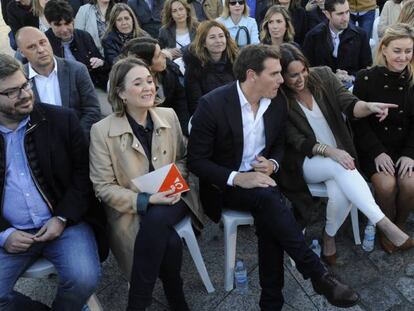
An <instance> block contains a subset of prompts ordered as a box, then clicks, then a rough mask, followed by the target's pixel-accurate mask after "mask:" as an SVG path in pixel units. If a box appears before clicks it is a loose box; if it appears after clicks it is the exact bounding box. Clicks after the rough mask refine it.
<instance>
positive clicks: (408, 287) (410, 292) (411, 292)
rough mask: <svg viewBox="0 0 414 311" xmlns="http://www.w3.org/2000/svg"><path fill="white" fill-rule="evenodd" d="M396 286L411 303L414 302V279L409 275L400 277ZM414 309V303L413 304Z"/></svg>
mask: <svg viewBox="0 0 414 311" xmlns="http://www.w3.org/2000/svg"><path fill="white" fill-rule="evenodd" d="M395 287H396V288H397V289H398V290H399V291H400V293H401V294H402V295H403V296H404V297H405V299H407V300H408V301H409V302H410V303H412V304H414V279H412V278H408V277H405V276H404V277H401V278H399V279H398V281H397V283H396V284H395ZM413 309H414V305H413Z"/></svg>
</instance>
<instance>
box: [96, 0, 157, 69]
mask: <svg viewBox="0 0 414 311" xmlns="http://www.w3.org/2000/svg"><path fill="white" fill-rule="evenodd" d="M148 36H149V35H148V33H146V32H145V31H144V30H142V29H141V27H140V26H139V24H138V21H137V18H136V17H135V14H134V12H133V11H132V9H131V8H130V7H129V6H128V5H127V4H125V3H117V4H115V5H114V6H113V8H112V10H111V14H110V17H109V24H108V30H107V31H106V34H105V36H104V38H103V39H102V46H103V49H104V54H105V62H106V63H107V64H109V65H110V66H112V65H113V64H114V62H115V59H116V58H117V57H118V55H119V53H121V49H122V47H123V46H124V44H125V43H127V42H128V41H129V40H131V39H133V38H138V37H148Z"/></svg>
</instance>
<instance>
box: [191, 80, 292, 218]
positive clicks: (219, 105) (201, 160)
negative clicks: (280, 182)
mask: <svg viewBox="0 0 414 311" xmlns="http://www.w3.org/2000/svg"><path fill="white" fill-rule="evenodd" d="M286 121H287V105H286V100H285V98H284V96H283V95H282V94H281V93H280V92H279V93H278V95H277V96H276V97H275V98H274V99H272V102H271V104H270V105H269V107H268V109H267V110H266V112H265V113H264V115H263V122H264V128H265V137H266V145H265V149H264V150H263V152H262V155H263V156H264V157H265V158H267V159H275V160H276V161H277V162H278V163H281V162H282V157H283V151H284V137H285V125H286ZM191 123H192V128H191V133H190V139H189V141H188V158H187V165H188V168H189V169H190V171H192V172H193V173H194V174H195V175H197V177H198V178H199V179H200V199H201V201H202V203H203V207H204V212H205V213H206V214H207V216H209V217H210V218H211V219H212V220H213V221H215V222H218V221H219V220H220V215H221V210H222V208H223V206H222V192H223V191H225V190H226V188H227V187H228V186H227V180H228V178H229V176H230V174H231V172H232V171H238V170H239V168H240V164H241V161H242V157H243V123H242V113H241V106H240V100H239V97H238V93H237V85H236V82H232V83H229V84H227V85H225V86H223V87H220V88H218V89H215V90H214V91H212V92H210V93H208V94H207V95H205V96H203V97H202V98H201V99H200V103H199V105H198V108H197V110H196V112H195V113H194V116H193V119H192V121H191Z"/></svg>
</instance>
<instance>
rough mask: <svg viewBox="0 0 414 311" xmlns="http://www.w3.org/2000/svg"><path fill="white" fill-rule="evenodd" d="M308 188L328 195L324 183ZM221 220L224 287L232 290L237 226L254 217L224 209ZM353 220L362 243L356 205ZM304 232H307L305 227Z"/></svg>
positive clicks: (321, 195)
mask: <svg viewBox="0 0 414 311" xmlns="http://www.w3.org/2000/svg"><path fill="white" fill-rule="evenodd" d="M308 188H309V191H310V193H311V194H312V196H314V197H320V198H326V197H328V192H327V189H326V186H325V184H323V183H320V184H308ZM221 220H222V221H223V225H224V289H225V290H226V291H231V290H232V289H233V274H234V265H235V262H236V244H237V226H240V225H253V222H254V219H253V216H252V215H251V213H249V212H240V211H234V210H223V212H222V214H221ZM351 222H352V230H353V233H354V240H355V244H356V245H360V244H361V238H360V233H359V220H358V209H357V208H356V207H355V206H353V207H352V209H351ZM303 233H304V234H305V229H304V230H303ZM289 259H290V262H291V264H292V266H293V267H295V262H294V261H293V260H292V258H289Z"/></svg>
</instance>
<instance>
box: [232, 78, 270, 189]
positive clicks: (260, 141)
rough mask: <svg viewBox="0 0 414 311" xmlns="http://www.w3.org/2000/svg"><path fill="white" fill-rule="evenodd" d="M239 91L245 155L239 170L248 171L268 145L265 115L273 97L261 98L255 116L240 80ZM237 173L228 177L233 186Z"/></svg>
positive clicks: (234, 172)
mask: <svg viewBox="0 0 414 311" xmlns="http://www.w3.org/2000/svg"><path fill="white" fill-rule="evenodd" d="M237 93H238V95H239V101H240V106H241V113H242V124H243V156H242V162H241V165H240V168H239V172H247V171H250V170H252V169H253V167H252V162H255V161H256V155H257V156H259V155H261V153H262V151H263V150H264V149H265V147H266V136H265V128H264V121H263V115H264V113H265V112H266V110H267V108H269V105H270V103H271V99H269V98H262V99H261V100H260V102H259V109H258V110H257V113H256V118H255V117H254V112H253V110H252V107H251V105H250V104H249V102H248V101H247V99H246V97H245V96H244V94H243V91H242V89H241V88H240V83H239V81H237ZM273 161H274V160H273ZM275 162H276V161H275ZM276 164H277V162H276ZM277 166H278V165H277ZM237 173H238V172H236V171H233V172H231V174H230V176H229V178H228V179H227V185H229V186H233V179H234V177H235V176H236V174H237Z"/></svg>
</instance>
